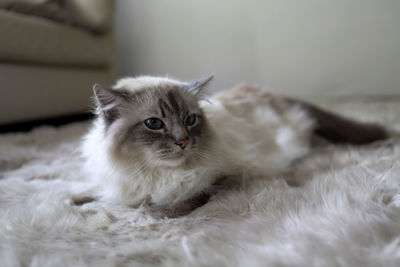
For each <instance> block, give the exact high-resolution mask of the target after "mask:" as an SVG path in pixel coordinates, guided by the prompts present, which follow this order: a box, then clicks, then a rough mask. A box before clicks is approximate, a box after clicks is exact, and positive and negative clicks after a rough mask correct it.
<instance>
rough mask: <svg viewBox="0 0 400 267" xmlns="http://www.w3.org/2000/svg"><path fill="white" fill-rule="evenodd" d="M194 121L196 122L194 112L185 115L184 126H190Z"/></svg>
mask: <svg viewBox="0 0 400 267" xmlns="http://www.w3.org/2000/svg"><path fill="white" fill-rule="evenodd" d="M195 123H196V115H195V114H191V115H189V116H187V118H186V120H185V125H186V126H192V125H194V124H195Z"/></svg>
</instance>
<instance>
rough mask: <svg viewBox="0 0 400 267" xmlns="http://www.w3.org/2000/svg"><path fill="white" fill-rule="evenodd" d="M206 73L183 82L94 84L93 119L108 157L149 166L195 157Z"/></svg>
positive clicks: (202, 134)
mask: <svg viewBox="0 0 400 267" xmlns="http://www.w3.org/2000/svg"><path fill="white" fill-rule="evenodd" d="M212 77H213V76H210V77H208V78H205V79H201V80H198V81H195V82H189V83H185V82H180V81H176V80H172V79H169V78H156V77H149V76H143V77H137V78H125V79H122V80H120V81H118V82H117V84H116V85H115V86H114V87H113V88H109V89H108V88H103V87H101V86H99V85H95V86H94V99H95V102H96V106H97V109H96V113H97V115H98V118H97V120H99V121H98V122H99V123H100V125H101V127H102V128H103V130H104V134H105V135H104V136H105V138H107V139H108V140H107V141H108V143H109V144H110V146H111V150H112V153H113V154H114V156H117V157H120V158H121V159H122V160H131V161H137V162H144V164H146V166H152V167H157V166H169V167H176V166H180V165H182V164H183V163H184V162H186V160H187V159H188V158H190V157H191V156H195V155H197V156H201V153H202V146H204V144H205V143H207V138H209V132H208V131H209V128H208V124H207V121H206V118H205V116H204V114H203V111H202V110H201V108H200V107H199V103H198V102H199V100H200V94H201V91H202V89H203V88H204V87H205V86H206V84H207V83H208V82H209V81H210V80H211V79H212Z"/></svg>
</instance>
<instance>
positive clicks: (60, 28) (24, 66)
mask: <svg viewBox="0 0 400 267" xmlns="http://www.w3.org/2000/svg"><path fill="white" fill-rule="evenodd" d="M2 1H4V0H2ZM22 2H24V1H22ZM25 2H26V0H25ZM33 2H35V1H33ZM36 2H38V1H36ZM39 2H40V1H39ZM41 2H42V3H41V5H43V4H47V3H45V2H49V1H41ZM66 2H68V4H71V3H75V6H74V7H73V8H75V10H72V9H71V7H70V10H69V11H71V10H72V14H73V12H75V14H73V16H70V17H67V18H66V19H65V20H64V21H63V20H62V19H61V20H60V19H58V18H56V19H54V20H52V19H51V17H50V18H49V17H42V16H36V15H35V14H26V13H27V12H25V10H23V9H22V12H19V11H18V10H15V9H14V8H11V9H10V8H9V6H8V7H7V6H6V8H4V6H3V8H0V40H1V41H0V92H1V96H0V110H1V112H0V124H9V123H16V122H21V121H28V120H34V119H43V118H51V117H57V116H63V115H70V114H76V113H83V112H86V111H87V110H88V105H89V98H90V96H91V94H92V89H91V88H92V85H93V84H94V83H101V84H105V85H109V84H111V83H112V82H113V80H114V78H115V77H114V76H115V75H114V74H115V64H114V48H113V46H114V44H113V31H112V26H113V25H112V21H113V20H112V14H113V2H112V1H110V0H66ZM0 4H2V2H1V1H0ZM3 4H4V2H3ZM28 11H29V10H28ZM50 11H52V10H50ZM59 11H60V10H59ZM61 11H62V10H61ZM86 11H87V12H86ZM85 12H86V13H87V14H86V13H85ZM28 13H29V12H28ZM42 13H43V12H42ZM85 16H86V17H85ZM64 18H65V16H64ZM71 18H72V19H74V20H72V19H71ZM96 27H97V28H96Z"/></svg>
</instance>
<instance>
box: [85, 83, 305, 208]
mask: <svg viewBox="0 0 400 267" xmlns="http://www.w3.org/2000/svg"><path fill="white" fill-rule="evenodd" d="M166 83H167V84H176V85H182V84H183V83H182V82H180V81H176V80H173V79H169V78H158V77H149V76H143V77H137V78H124V79H121V80H119V81H118V82H117V83H116V85H115V86H114V87H113V88H114V89H116V90H118V89H119V88H124V89H125V90H129V91H131V92H135V91H136V90H142V89H144V88H148V87H154V86H159V85H161V84H166ZM236 90H237V88H236ZM259 90H262V89H259ZM239 91H240V88H239ZM225 94H227V95H228V96H229V94H231V92H229V91H227V92H226V93H225ZM221 96H222V97H221ZM224 96H225V95H224V93H222V94H220V95H218V96H214V97H212V98H210V99H207V100H204V101H201V102H200V106H201V108H202V109H203V111H204V112H205V114H206V118H207V120H208V122H209V124H210V128H211V129H210V130H211V144H210V149H209V150H208V151H207V153H205V154H204V156H203V157H201V158H200V159H198V160H197V161H196V162H192V163H191V164H189V165H182V166H176V167H160V168H145V166H143V164H144V163H143V162H135V161H126V160H121V159H119V158H116V156H115V154H114V153H113V151H112V145H113V143H112V142H113V139H112V138H111V136H112V131H113V127H114V128H117V127H118V125H111V127H110V129H108V134H107V135H106V134H105V131H104V128H105V127H106V125H105V123H104V121H103V120H100V119H97V120H95V122H94V125H93V127H92V129H91V130H90V131H89V133H88V134H87V135H86V137H85V139H84V142H83V146H82V152H83V155H84V157H85V169H86V171H87V172H88V174H89V175H90V177H91V179H92V181H93V183H94V184H96V185H97V186H98V189H99V197H100V198H101V199H102V200H104V201H107V202H114V203H123V204H128V205H139V204H141V203H144V202H146V200H150V199H151V201H152V203H154V204H155V205H159V206H167V205H175V204H178V203H180V202H182V201H184V200H187V199H189V198H190V197H193V196H194V195H196V194H197V193H199V192H201V191H203V190H207V188H208V187H209V186H210V185H211V184H213V183H214V182H215V181H216V179H217V178H221V177H224V176H236V177H237V178H238V179H242V181H245V179H250V178H251V177H257V176H258V175H259V174H260V175H262V176H264V177H265V176H273V175H276V174H278V173H280V172H282V171H284V170H286V169H287V167H288V166H289V164H290V163H291V162H292V161H293V160H294V159H296V158H299V157H301V156H303V155H304V154H306V153H307V152H308V149H309V147H308V146H309V138H310V132H311V129H312V122H311V121H310V119H309V118H307V116H306V114H305V112H303V111H302V110H301V109H300V108H298V107H285V108H284V109H283V110H277V108H276V107H274V106H273V105H272V104H271V105H266V104H263V105H254V102H252V101H250V102H247V103H246V101H244V102H243V101H240V99H239V101H230V100H229V99H226V98H224ZM118 123H124V122H123V121H116V122H115V123H114V124H118Z"/></svg>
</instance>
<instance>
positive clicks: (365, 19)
mask: <svg viewBox="0 0 400 267" xmlns="http://www.w3.org/2000/svg"><path fill="white" fill-rule="evenodd" d="M116 27H117V29H116V35H117V53H118V72H119V75H120V76H125V75H138V74H153V75H165V74H169V75H171V76H173V77H178V78H181V79H186V80H190V79H195V78H198V77H200V76H202V75H206V74H208V73H212V72H215V74H216V78H215V81H214V83H213V85H212V89H216V90H218V89H223V88H227V87H230V86H232V85H234V84H236V83H238V82H243V81H246V82H250V83H259V84H263V85H265V86H269V87H272V88H275V89H277V90H279V91H282V92H284V93H289V94H294V95H301V94H400V1H398V0H302V1H298V0H292V1H289V0H242V1H238V0H237V1H234V0H201V1H200V0H198V1H195V0H168V1H167V0H118V2H117V21H116Z"/></svg>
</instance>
